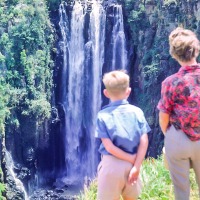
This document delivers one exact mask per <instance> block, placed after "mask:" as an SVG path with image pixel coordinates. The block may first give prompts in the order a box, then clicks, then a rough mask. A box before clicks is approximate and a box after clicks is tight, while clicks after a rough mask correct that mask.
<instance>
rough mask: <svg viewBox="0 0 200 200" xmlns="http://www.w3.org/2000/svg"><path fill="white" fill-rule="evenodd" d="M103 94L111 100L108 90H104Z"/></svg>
mask: <svg viewBox="0 0 200 200" xmlns="http://www.w3.org/2000/svg"><path fill="white" fill-rule="evenodd" d="M103 94H104V95H105V97H107V98H109V97H110V96H109V93H108V90H106V89H104V90H103Z"/></svg>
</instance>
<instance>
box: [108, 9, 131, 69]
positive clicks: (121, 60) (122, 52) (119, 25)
mask: <svg viewBox="0 0 200 200" xmlns="http://www.w3.org/2000/svg"><path fill="white" fill-rule="evenodd" d="M113 24H114V25H113V30H112V40H111V42H112V45H113V47H112V67H111V69H112V70H114V69H116V68H117V69H126V67H127V50H126V37H125V33H124V21H123V12H122V6H121V5H113Z"/></svg>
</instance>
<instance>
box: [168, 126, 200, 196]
mask: <svg viewBox="0 0 200 200" xmlns="http://www.w3.org/2000/svg"><path fill="white" fill-rule="evenodd" d="M165 152H166V158H167V162H168V167H169V171H170V175H171V178H172V182H173V185H174V193H175V200H189V196H190V180H189V173H190V167H191V168H193V169H194V172H195V175H196V180H197V184H198V186H199V188H200V141H191V140H190V139H189V138H188V137H187V136H186V134H185V133H184V132H183V131H181V130H176V129H175V128H174V126H171V127H170V128H169V129H168V130H167V132H166V135H165Z"/></svg>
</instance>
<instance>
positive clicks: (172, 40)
mask: <svg viewBox="0 0 200 200" xmlns="http://www.w3.org/2000/svg"><path fill="white" fill-rule="evenodd" d="M169 45H170V50H169V52H170V54H171V56H172V57H173V58H175V59H176V60H177V61H182V62H188V61H191V60H192V59H193V58H197V57H198V55H199V50H200V42H199V40H198V38H197V36H196V35H195V33H194V32H192V31H191V30H188V29H184V28H181V27H178V28H176V29H175V30H173V31H172V32H171V33H170V35H169Z"/></svg>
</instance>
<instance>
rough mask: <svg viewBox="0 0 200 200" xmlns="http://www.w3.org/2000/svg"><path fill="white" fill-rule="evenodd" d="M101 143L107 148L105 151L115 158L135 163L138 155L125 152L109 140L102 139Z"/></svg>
mask: <svg viewBox="0 0 200 200" xmlns="http://www.w3.org/2000/svg"><path fill="white" fill-rule="evenodd" d="M101 141H102V143H103V145H104V147H105V149H106V150H107V151H108V152H109V153H110V154H112V155H113V156H115V157H117V158H119V159H121V160H125V161H128V162H130V163H132V164H134V162H135V158H136V154H130V153H127V152H125V151H123V150H121V149H120V148H119V147H117V146H115V145H114V144H113V143H112V141H111V140H110V139H109V138H101Z"/></svg>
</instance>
